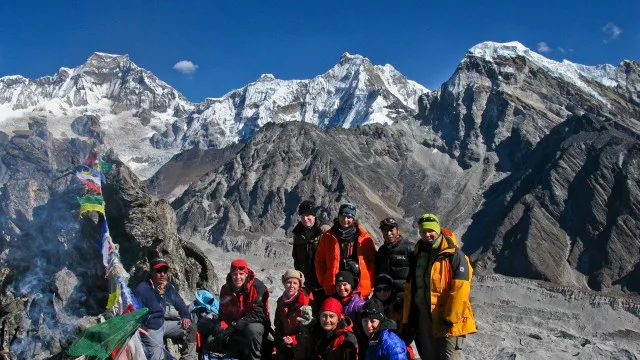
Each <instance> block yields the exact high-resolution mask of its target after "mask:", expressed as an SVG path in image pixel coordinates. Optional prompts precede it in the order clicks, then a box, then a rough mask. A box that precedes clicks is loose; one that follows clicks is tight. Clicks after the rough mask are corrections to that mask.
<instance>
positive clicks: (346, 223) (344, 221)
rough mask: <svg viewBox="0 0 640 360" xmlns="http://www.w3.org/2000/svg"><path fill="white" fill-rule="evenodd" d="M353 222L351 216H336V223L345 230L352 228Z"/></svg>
mask: <svg viewBox="0 0 640 360" xmlns="http://www.w3.org/2000/svg"><path fill="white" fill-rule="evenodd" d="M355 221H356V220H355V219H354V218H352V217H351V216H345V215H340V216H338V222H339V223H340V226H342V227H343V228H345V229H346V228H350V227H352V226H353V224H354V223H355Z"/></svg>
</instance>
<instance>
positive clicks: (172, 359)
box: [138, 328, 178, 360]
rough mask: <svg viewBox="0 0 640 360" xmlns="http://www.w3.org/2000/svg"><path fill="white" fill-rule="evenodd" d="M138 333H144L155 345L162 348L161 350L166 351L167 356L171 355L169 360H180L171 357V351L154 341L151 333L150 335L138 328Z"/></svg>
mask: <svg viewBox="0 0 640 360" xmlns="http://www.w3.org/2000/svg"><path fill="white" fill-rule="evenodd" d="M138 331H140V332H141V333H143V334H145V335H147V337H148V338H149V339H151V341H153V343H154V344H156V345H158V346H160V348H161V349H162V350H164V352H166V353H167V355H169V359H171V360H178V359H176V358H175V357H173V355H171V353H170V352H169V350H167V348H166V347H165V346H164V345H162V344H158V342H157V341H155V340H153V338H152V337H151V336H149V333H148V332H147V331H146V330H144V329H143V328H138Z"/></svg>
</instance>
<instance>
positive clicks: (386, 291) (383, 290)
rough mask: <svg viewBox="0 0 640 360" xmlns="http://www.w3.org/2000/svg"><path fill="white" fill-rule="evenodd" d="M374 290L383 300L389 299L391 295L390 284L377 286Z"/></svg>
mask: <svg viewBox="0 0 640 360" xmlns="http://www.w3.org/2000/svg"><path fill="white" fill-rule="evenodd" d="M374 291H375V292H374V294H375V295H376V297H377V298H378V299H380V300H382V301H385V300H387V299H388V298H389V296H391V286H389V285H380V286H376V288H375V289H374Z"/></svg>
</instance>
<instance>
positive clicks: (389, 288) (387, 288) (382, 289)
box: [375, 286, 391, 292]
mask: <svg viewBox="0 0 640 360" xmlns="http://www.w3.org/2000/svg"><path fill="white" fill-rule="evenodd" d="M375 290H376V292H380V291H384V292H389V291H391V287H389V286H378V287H377V288H376V289H375Z"/></svg>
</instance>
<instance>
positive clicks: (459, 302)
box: [403, 214, 476, 360]
mask: <svg viewBox="0 0 640 360" xmlns="http://www.w3.org/2000/svg"><path fill="white" fill-rule="evenodd" d="M418 227H419V230H420V240H419V241H418V243H417V244H416V246H415V248H414V250H413V252H412V253H411V254H410V257H409V269H410V270H409V281H408V282H407V284H405V292H404V301H405V304H404V316H403V322H404V324H403V332H404V333H405V339H404V340H405V341H407V340H411V339H407V336H406V334H415V341H416V348H417V349H418V354H420V358H421V359H442V360H458V359H462V347H463V343H464V339H465V337H466V335H467V334H473V333H475V332H476V323H475V320H474V318H473V312H472V311H471V303H470V301H469V292H470V290H471V278H472V275H473V269H472V268H471V263H470V262H469V258H468V257H467V256H466V255H465V254H464V253H463V252H462V250H461V249H460V248H459V247H458V243H457V240H456V237H455V235H454V234H453V233H452V232H451V231H449V230H447V229H445V228H440V223H439V220H438V217H437V216H435V215H433V214H424V215H422V217H420V220H419V221H418Z"/></svg>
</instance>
